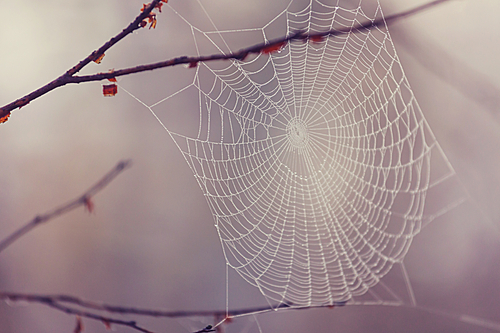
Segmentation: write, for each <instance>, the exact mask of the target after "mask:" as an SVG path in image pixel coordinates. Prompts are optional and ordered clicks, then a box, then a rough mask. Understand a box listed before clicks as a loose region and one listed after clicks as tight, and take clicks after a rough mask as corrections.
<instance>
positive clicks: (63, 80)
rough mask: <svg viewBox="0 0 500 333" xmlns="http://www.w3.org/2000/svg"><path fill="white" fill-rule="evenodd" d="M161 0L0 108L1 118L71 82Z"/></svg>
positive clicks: (132, 28)
mask: <svg viewBox="0 0 500 333" xmlns="http://www.w3.org/2000/svg"><path fill="white" fill-rule="evenodd" d="M160 1H161V0H153V1H152V2H151V3H150V4H149V5H148V6H147V7H146V8H144V11H143V12H142V13H141V14H139V16H137V17H136V18H135V19H134V20H133V21H132V22H131V23H130V24H129V25H128V26H127V27H126V28H125V29H123V30H122V32H120V33H119V34H118V35H116V36H115V37H113V38H111V39H110V40H109V41H107V42H106V43H104V44H103V45H102V46H101V47H100V48H99V49H97V50H95V51H93V52H92V53H91V54H89V55H88V56H87V57H86V58H85V59H83V60H82V61H80V62H79V63H78V64H76V65H75V66H73V67H72V68H70V69H69V70H67V71H66V72H65V73H64V74H62V75H61V76H59V77H58V78H56V79H55V80H53V81H51V82H49V83H48V84H46V85H44V86H43V87H41V88H38V89H37V90H35V91H33V92H31V93H29V94H28V95H26V96H24V97H21V98H19V99H17V100H15V101H14V102H12V103H9V104H7V105H5V106H3V107H2V108H0V119H2V118H4V117H6V116H8V115H9V114H10V112H11V111H12V110H15V109H17V108H22V107H23V106H25V105H26V104H28V103H29V102H31V101H32V100H34V99H36V98H38V97H40V96H43V95H45V94H46V93H48V92H50V91H52V90H54V89H56V88H58V87H62V86H65V85H66V84H68V83H70V82H71V81H70V80H69V79H70V78H71V77H72V76H73V75H75V74H76V73H78V72H79V71H80V70H81V69H82V68H84V67H85V66H87V65H88V64H89V63H90V62H92V61H94V60H97V59H98V58H99V57H100V56H101V55H103V54H104V53H105V52H106V51H107V50H109V49H110V48H111V47H112V46H113V45H115V44H116V43H118V42H119V41H120V40H122V39H123V38H125V37H126V36H128V35H129V34H131V33H132V32H134V31H135V30H137V29H140V28H141V22H142V21H143V20H144V19H146V18H147V17H148V16H149V14H150V13H151V11H152V10H153V9H154V8H155V7H156V6H157V5H158V3H159V2H160Z"/></svg>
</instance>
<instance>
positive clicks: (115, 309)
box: [0, 292, 347, 333]
mask: <svg viewBox="0 0 500 333" xmlns="http://www.w3.org/2000/svg"><path fill="white" fill-rule="evenodd" d="M0 300H9V301H13V302H15V301H25V302H31V303H39V304H43V305H46V306H49V307H51V308H53V309H56V310H59V311H62V312H65V313H68V314H74V315H78V316H81V317H85V318H89V319H93V320H97V321H100V322H102V323H104V324H106V325H108V324H117V325H122V326H128V327H131V328H134V329H136V330H138V331H141V332H145V333H151V332H150V331H148V330H147V329H145V328H142V327H139V326H138V325H137V323H136V321H126V320H120V319H115V318H111V317H107V316H103V315H100V314H96V313H94V312H89V311H88V310H93V311H98V312H108V313H113V314H119V315H140V316H148V317H155V318H181V317H197V316H201V317H215V318H224V319H223V320H222V321H225V320H227V319H230V318H234V317H240V316H245V315H249V314H256V313H265V312H271V311H276V310H278V309H284V308H286V309H295V310H304V309H313V308H334V307H338V306H344V305H346V303H347V302H334V303H333V304H330V305H320V306H305V307H294V306H293V305H288V304H285V303H281V304H279V305H277V306H275V307H273V308H270V307H268V306H267V307H255V308H246V309H239V310H228V311H226V310H211V311H210V310H208V311H165V310H157V309H144V308H135V307H124V306H116V305H107V304H103V303H97V302H92V301H86V300H82V299H80V298H78V297H74V296H69V295H36V294H23V293H9V292H0ZM208 327H210V328H208ZM212 331H213V330H212V325H209V326H207V327H206V328H204V329H202V330H200V331H198V332H212Z"/></svg>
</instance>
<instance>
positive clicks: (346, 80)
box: [148, 0, 450, 306]
mask: <svg viewBox="0 0 500 333" xmlns="http://www.w3.org/2000/svg"><path fill="white" fill-rule="evenodd" d="M292 4H293V1H292V2H291V3H290V4H289V6H288V7H287V8H286V9H285V10H284V11H283V12H282V13H280V14H279V15H278V16H277V17H276V18H275V19H273V20H272V21H271V22H269V24H267V25H265V26H264V27H263V28H258V29H247V30H231V31H220V30H215V31H202V30H200V29H198V28H196V27H195V26H194V25H190V28H191V30H192V35H193V40H194V43H195V46H196V49H197V50H198V52H199V54H206V53H207V52H203V51H202V50H211V49H213V50H216V51H218V52H224V50H227V51H228V50H229V49H231V47H230V46H229V45H228V43H227V42H226V41H227V40H229V39H230V37H229V36H234V35H238V34H245V33H247V32H252V33H254V34H256V35H257V36H259V38H260V40H259V41H258V42H263V41H268V40H270V39H272V38H276V37H280V34H282V35H283V34H291V33H294V32H296V31H298V30H302V31H305V32H320V31H327V30H332V29H344V28H350V27H354V26H356V25H357V24H360V23H366V22H369V21H373V20H374V19H376V18H380V17H382V11H381V8H380V5H379V4H377V6H376V9H375V10H374V11H372V12H371V14H370V13H365V11H364V10H363V9H362V6H361V1H360V2H359V5H358V6H356V7H355V8H343V7H341V6H338V5H337V3H335V5H329V4H326V3H322V2H320V1H317V0H313V1H311V2H309V3H308V4H307V5H306V6H305V7H304V6H303V7H302V8H301V7H300V6H298V7H299V8H298V9H297V8H296V7H297V6H295V7H294V6H293V5H292ZM280 29H281V30H280ZM236 39H237V38H236ZM233 50H234V49H233ZM190 70H192V71H194V79H193V81H192V83H190V84H189V85H187V86H186V87H185V88H183V89H181V90H179V91H178V92H176V93H175V94H172V95H171V96H169V97H167V98H165V99H162V100H161V101H159V102H158V103H156V104H153V105H151V106H148V108H150V110H151V111H152V112H153V114H154V115H155V116H156V117H157V118H158V120H159V121H160V122H162V124H163V123H164V124H165V125H164V127H165V129H166V130H167V131H168V132H169V134H170V135H171V136H172V138H173V139H174V141H175V142H176V144H177V146H178V147H179V149H180V151H181V152H182V154H183V156H184V158H185V159H186V161H187V163H188V164H189V166H190V168H191V170H192V171H193V173H194V176H195V178H196V180H197V181H198V183H199V185H200V187H201V189H202V191H203V193H204V195H205V197H206V200H207V202H208V205H209V207H210V209H211V212H212V214H213V217H214V220H215V226H216V228H217V231H218V234H219V236H220V241H221V243H222V247H223V250H224V255H225V257H226V261H227V264H228V265H229V266H230V267H232V268H233V269H234V270H236V271H237V272H238V274H239V275H240V276H241V277H242V278H244V279H245V280H246V281H247V282H249V283H250V284H252V285H254V286H255V287H257V288H259V290H260V292H261V293H262V294H263V295H265V296H266V297H267V298H268V299H271V300H275V301H278V302H279V303H287V304H290V305H294V306H315V305H325V304H335V303H336V302H344V301H348V300H352V299H353V298H354V297H357V296H361V295H363V294H365V293H366V292H367V291H368V290H370V288H372V287H374V286H375V285H377V284H378V283H379V282H380V279H381V278H382V277H383V276H384V275H386V274H387V273H388V272H389V271H390V270H391V268H392V266H393V265H394V264H397V263H402V261H403V259H404V256H405V254H406V253H407V251H408V249H409V246H410V244H411V242H412V239H413V237H414V236H415V235H416V234H418V233H419V231H420V230H421V228H422V225H423V224H425V223H427V222H428V221H430V220H431V219H432V217H429V216H427V215H425V214H424V207H425V202H426V195H427V192H428V190H429V189H430V188H431V187H432V185H433V184H436V183H438V182H439V181H440V180H435V179H434V180H433V182H434V183H432V182H431V179H432V178H431V152H432V151H433V150H436V147H437V142H436V140H435V137H434V136H433V134H432V132H431V131H430V129H429V127H428V124H427V123H426V121H425V119H424V117H423V114H422V112H421V110H420V108H419V106H418V104H417V102H416V100H415V97H414V95H413V93H412V90H411V88H410V85H409V83H408V81H407V79H406V77H405V75H404V72H403V69H402V66H401V63H400V61H399V59H398V57H397V54H396V51H395V48H394V44H393V42H392V39H391V36H390V34H389V32H388V29H387V27H386V26H385V27H374V28H372V29H362V30H361V29H360V30H356V29H354V30H353V31H352V32H351V33H347V34H341V35H338V36H334V37H329V38H327V39H324V40H322V41H308V42H302V41H298V42H291V43H288V44H287V45H286V46H284V47H283V48H282V49H281V50H280V51H279V52H275V53H272V54H259V55H255V56H253V57H249V59H245V61H236V60H234V61H227V62H213V63H200V64H199V65H198V67H197V68H196V69H190ZM181 93H190V94H191V95H190V96H197V103H198V106H197V108H196V114H197V116H196V117H195V121H193V122H192V123H190V124H189V125H188V127H189V128H188V129H185V130H184V129H180V130H176V129H172V126H170V124H169V122H168V121H165V120H161V119H162V112H163V109H162V105H163V104H164V102H166V101H167V100H169V99H173V98H175V96H176V95H177V94H181ZM191 98H192V97H191ZM439 152H440V150H439ZM448 171H450V170H448ZM434 217H435V216H434ZM410 289H411V287H410Z"/></svg>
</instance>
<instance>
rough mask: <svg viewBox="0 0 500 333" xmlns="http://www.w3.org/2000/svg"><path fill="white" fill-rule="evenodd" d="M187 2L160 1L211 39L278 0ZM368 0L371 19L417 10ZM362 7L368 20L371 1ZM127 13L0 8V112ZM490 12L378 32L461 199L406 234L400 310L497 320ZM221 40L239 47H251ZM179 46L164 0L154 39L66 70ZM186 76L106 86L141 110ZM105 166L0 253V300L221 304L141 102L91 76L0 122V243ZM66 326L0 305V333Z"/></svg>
mask: <svg viewBox="0 0 500 333" xmlns="http://www.w3.org/2000/svg"><path fill="white" fill-rule="evenodd" d="M200 1H201V4H202V5H203V6H201V5H200V2H198V1H196V0H189V1H182V2H181V1H178V0H171V1H170V3H169V6H171V8H172V9H174V10H175V11H177V12H178V13H179V14H180V15H182V16H183V17H184V18H186V20H188V21H189V22H190V23H191V24H194V25H195V26H197V27H199V28H200V29H202V30H210V29H212V26H211V24H212V23H211V22H210V21H209V20H208V19H207V15H206V13H208V15H209V17H210V18H211V19H212V20H213V23H215V25H216V26H217V28H218V29H219V30H225V29H242V28H260V27H262V26H264V25H265V24H266V23H267V22H269V21H270V20H271V19H272V18H274V17H275V16H276V15H278V14H279V13H280V12H281V11H282V10H283V9H284V8H285V7H286V5H287V4H288V1H287V0H279V1H273V2H272V3H270V2H269V1H264V0H254V1H244V2H242V1H235V0H212V1H203V0H200ZM380 2H381V5H382V9H383V11H384V13H385V15H389V14H391V13H396V12H399V11H402V10H406V9H409V8H413V7H414V6H417V5H419V4H423V3H424V1H421V0H418V1H417V0H404V1H401V0H399V1H396V0H381V1H380ZM353 3H355V4H357V1H351V2H350V1H344V2H341V5H345V6H352V5H353ZM363 5H364V6H366V7H367V10H369V9H370V8H374V6H375V5H376V2H375V1H365V3H364V4H363ZM141 7H142V2H138V1H132V0H131V1H127V2H124V1H119V0H108V1H97V0H74V1H73V0H72V1H62V0H47V1H43V2H41V1H32V0H28V1H19V2H13V1H11V2H6V1H2V2H0V104H1V105H5V104H7V103H9V102H11V101H13V100H15V99H17V98H19V97H21V96H23V95H25V94H27V93H29V92H31V91H32V90H34V89H36V88H38V87H40V86H42V85H44V84H46V83H47V82H49V81H51V80H52V79H54V78H56V77H57V76H59V75H60V74H62V73H63V72H64V71H66V70H67V69H68V68H70V67H72V66H73V65H74V64H76V63H77V62H78V61H79V60H81V59H83V58H84V57H86V56H87V55H88V54H89V53H90V52H91V51H93V50H94V49H96V48H98V47H99V46H101V45H102V44H103V43H104V42H105V41H107V40H108V39H109V38H110V37H111V36H114V35H116V34H117V33H118V32H119V31H121V30H122V29H123V28H124V27H125V26H127V25H128V24H129V22H130V21H132V19H133V18H134V17H135V16H136V15H137V14H138V12H139V10H140V8H141ZM205 10H206V13H205ZM498 13H500V2H498V1H496V0H469V1H467V0H463V1H451V2H450V3H447V4H444V5H441V6H439V7H436V8H433V9H431V10H429V11H426V12H424V13H422V14H419V15H417V16H414V17H411V18H408V19H405V20H402V21H399V22H398V23H396V24H394V25H392V26H391V27H390V29H389V30H390V33H391V35H392V38H393V41H394V43H395V46H396V49H397V52H398V55H399V57H400V59H401V63H402V65H403V68H404V70H405V72H406V75H407V77H408V80H409V82H410V84H411V86H412V88H413V91H414V94H415V95H416V97H417V100H418V101H419V104H420V106H421V108H422V110H423V113H424V115H425V117H426V119H427V120H428V122H429V124H430V127H431V128H432V130H433V131H434V134H435V136H436V137H437V140H438V142H439V143H440V144H441V146H442V148H443V150H444V152H445V154H446V156H447V157H448V159H449V161H450V162H451V164H452V165H453V167H454V169H455V171H456V173H457V175H458V177H457V178H456V181H457V184H458V185H457V186H455V187H450V188H449V189H448V191H449V192H450V193H451V194H454V193H455V192H456V191H463V193H464V194H463V195H464V197H467V196H469V195H470V200H468V201H467V202H465V203H464V204H462V205H460V206H459V207H457V208H455V209H453V210H451V211H449V212H447V213H446V214H444V215H443V216H440V217H439V218H437V219H435V220H434V221H433V222H432V223H431V224H430V225H429V226H427V227H426V228H425V229H423V231H422V232H421V234H419V235H418V236H417V237H415V239H414V241H413V244H412V247H411V248H410V251H409V253H408V255H407V257H406V259H405V265H406V268H407V271H408V275H409V277H410V281H411V283H412V287H413V291H414V292H415V297H416V301H417V304H418V305H420V306H422V307H423V308H425V309H430V308H432V309H436V310H439V311H444V312H449V313H454V314H458V315H461V314H465V315H471V316H476V317H480V318H484V319H489V320H492V321H494V320H497V317H498V313H500V283H499V281H500V233H499V230H500V220H499V218H500V205H498V202H497V200H498V198H499V197H500V172H499V171H498V165H499V163H500V151H499V150H498V146H499V144H500V117H499V114H498V113H499V112H498V111H499V105H500V102H499V98H500V97H499V96H500V94H499V92H500V65H499V64H498V61H497V59H498V52H499V51H500V50H499V48H500V43H499V41H500V31H499V30H498V29H495V28H496V27H495V23H496V22H497V16H498ZM238 42H239V43H241V44H242V45H241V46H240V47H242V46H245V45H246V44H247V42H248V43H249V44H250V45H251V44H253V43H255V40H253V39H252V37H248V40H247V39H242V40H239V41H238ZM194 54H196V49H195V47H194V43H193V37H192V31H191V27H190V25H188V24H186V23H185V22H183V21H182V20H181V19H180V18H179V16H178V15H177V14H175V12H174V11H172V10H171V9H169V8H165V7H164V10H163V13H162V14H159V16H158V25H157V28H156V29H154V30H153V29H152V30H147V29H143V30H139V31H137V32H136V33H134V34H133V35H131V36H129V37H127V38H126V39H125V40H123V41H122V42H120V43H119V44H118V45H116V46H115V47H113V48H112V49H111V50H110V51H108V52H107V54H106V56H105V58H104V59H103V62H102V63H101V64H100V65H97V64H94V63H92V64H90V65H89V66H88V68H86V69H85V70H84V71H83V73H94V72H101V71H102V72H105V71H108V70H109V69H112V68H115V69H118V68H123V67H130V66H135V65H138V64H145V63H149V62H154V61H160V60H164V59H168V58H171V57H175V56H180V55H194ZM192 77H193V71H192V70H190V69H186V68H185V67H179V68H169V69H161V70H157V71H155V72H151V73H142V74H136V75H133V76H129V77H126V78H122V79H120V80H119V84H120V86H121V87H123V88H125V89H127V90H128V91H130V92H131V93H133V94H134V95H135V96H136V97H137V98H139V99H140V100H141V101H143V102H144V103H146V104H152V103H154V102H155V101H158V100H160V99H161V98H165V97H167V96H168V95H169V94H170V93H171V92H174V91H176V90H178V89H179V87H182V84H184V83H183V82H184V80H186V82H187V81H189V80H191V79H192ZM193 108H194V109H193ZM183 110H186V112H194V114H196V113H197V111H198V110H197V109H196V103H194V104H193V105H190V104H187V105H179V106H178V109H176V110H174V111H173V112H175V113H178V112H182V111H183ZM179 122H180V120H179ZM174 125H178V126H182V124H174ZM122 159H132V160H133V167H132V168H131V169H129V170H128V171H126V172H125V173H124V174H123V175H121V176H119V177H118V178H117V179H116V180H115V181H114V182H113V183H112V184H111V185H110V186H109V187H107V188H106V189H105V190H103V191H102V192H101V193H100V194H98V195H97V196H96V197H95V198H94V203H95V206H96V207H95V212H94V213H92V214H89V213H87V212H85V211H84V209H83V208H82V209H79V210H76V211H74V212H72V213H70V214H67V215H64V216H62V217H60V218H58V219H57V220H54V221H51V222H50V223H48V224H47V225H43V226H41V227H39V228H37V229H35V230H34V231H32V232H31V233H29V234H28V235H26V236H25V237H23V238H22V239H20V240H19V241H17V242H16V243H15V244H13V245H12V246H10V247H9V248H8V249H7V250H5V251H4V252H2V253H0V290H2V291H12V292H26V293H38V294H71V295H76V296H79V297H82V298H84V299H89V300H95V301H102V302H106V303H110V304H119V305H128V306H136V307H146V308H163V309H170V310H213V309H224V308H225V304H226V269H225V261H224V257H223V254H222V249H221V245H220V242H219V238H218V235H217V232H216V229H215V228H214V221H213V218H212V215H211V213H210V210H209V208H208V205H207V204H206V201H205V198H204V197H203V194H202V192H201V190H200V188H199V186H198V184H197V183H196V181H195V179H194V177H193V175H192V173H191V170H190V169H189V168H188V166H187V164H186V162H185V161H184V159H183V158H182V155H181V153H180V152H179V151H178V149H177V147H176V146H175V144H174V142H173V141H172V140H171V138H170V137H169V136H168V134H167V133H166V131H165V130H164V129H163V128H162V127H161V126H160V125H159V123H158V122H157V121H156V119H154V118H153V117H152V115H151V114H150V113H149V112H148V110H147V109H146V108H144V107H141V106H140V104H139V103H137V102H136V101H135V100H134V99H132V98H131V97H130V96H129V95H128V94H126V93H125V92H124V91H122V90H119V92H118V94H117V95H116V96H115V97H113V98H109V97H107V98H106V97H103V96H102V84H101V83H99V82H95V83H85V84H80V85H72V86H66V87H62V88H59V89H57V90H55V91H53V92H51V93H49V94H47V95H45V96H43V97H41V98H39V99H37V100H35V101H33V102H32V103H30V104H29V105H27V106H25V107H24V108H22V109H21V110H18V111H15V112H13V114H12V116H11V118H10V120H9V121H8V122H7V123H5V124H3V125H0V238H4V237H6V236H7V235H8V234H10V233H11V232H13V231H14V230H16V229H17V228H18V227H20V226H21V225H23V224H24V223H26V222H27V221H28V220H30V219H31V218H33V217H34V216H35V215H36V214H39V213H43V212H45V211H47V210H49V209H51V208H53V207H55V206H58V205H60V204H61V203H64V202H66V201H68V200H69V199H72V198H74V197H76V196H78V195H80V194H81V193H82V192H83V191H85V190H86V189H87V188H88V187H90V186H91V185H92V184H93V183H94V182H96V181H97V180H98V179H99V178H100V177H101V176H102V175H104V174H105V173H106V172H107V171H108V170H109V169H111V168H112V167H113V166H114V165H115V164H116V163H117V162H118V161H119V160H122ZM460 183H461V184H460ZM451 194H450V195H451ZM431 204H433V203H431ZM229 298H230V307H231V308H240V307H246V306H253V305H264V304H267V303H265V301H264V300H263V298H262V296H261V295H260V293H259V292H258V290H256V289H255V288H253V287H251V286H249V285H248V284H247V283H246V282H244V281H242V280H241V278H239V277H238V276H237V275H236V274H234V272H229ZM134 319H135V320H138V322H139V323H140V324H142V326H145V327H147V328H149V329H151V330H154V331H155V332H193V331H196V330H198V329H201V328H203V327H205V326H206V325H208V324H211V323H212V320H213V318H193V319H190V320H187V319H185V320H167V319H155V320H153V319H148V318H139V317H134ZM256 320H258V324H257V323H256ZM74 323H75V318H74V317H73V316H69V315H65V314H63V313H59V312H56V311H54V310H52V309H50V308H47V307H44V306H42V305H37V304H29V305H27V304H22V303H15V304H7V303H0V331H1V332H2V333H3V332H5V333H25V332H41V333H45V332H72V331H73V329H74ZM84 323H85V326H86V332H104V331H106V329H105V327H104V325H102V324H101V323H94V322H91V321H89V320H84ZM114 329H115V330H116V331H117V332H130V331H131V330H130V329H127V328H122V327H116V326H114ZM225 329H226V331H227V332H245V331H247V332H259V331H262V332H304V331H314V332H331V331H342V332H367V331H370V332H400V331H405V332H492V330H489V329H487V328H484V327H478V326H472V325H470V324H467V323H464V322H461V321H459V320H456V319H454V318H451V317H447V316H446V315H438V314H436V313H432V311H431V312H429V311H426V310H418V309H414V308H406V307H383V306H347V307H343V308H335V309H334V310H330V309H316V310H307V311H283V312H279V313H269V314H265V315H259V316H257V317H256V319H255V318H254V317H252V316H250V317H246V318H242V319H238V320H235V321H234V322H233V323H231V324H229V325H226V326H225Z"/></svg>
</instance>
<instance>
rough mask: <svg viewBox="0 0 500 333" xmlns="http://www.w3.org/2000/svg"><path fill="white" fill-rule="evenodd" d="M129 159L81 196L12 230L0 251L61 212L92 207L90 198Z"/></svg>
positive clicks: (117, 172) (126, 166)
mask: <svg viewBox="0 0 500 333" xmlns="http://www.w3.org/2000/svg"><path fill="white" fill-rule="evenodd" d="M131 164H132V163H131V161H130V160H127V161H121V162H119V163H118V164H117V165H116V166H115V167H114V168H113V169H112V170H111V171H109V172H108V173H107V174H106V175H105V176H104V177H103V178H101V180H99V181H98V182H97V183H96V184H95V185H94V186H92V187H91V188H90V189H88V190H87V191H86V192H85V193H83V194H82V195H81V196H79V197H77V198H76V199H74V200H72V201H70V202H68V203H66V204H64V205H62V206H60V207H57V208H55V209H53V210H51V211H49V212H47V213H45V214H42V215H37V216H35V217H34V218H33V219H32V220H31V221H29V222H28V223H27V224H26V225H24V226H23V227H21V228H19V229H18V230H16V231H15V232H13V233H12V234H11V235H10V236H8V237H7V238H5V239H4V240H2V241H0V252H2V251H3V250H5V249H6V248H7V247H8V246H9V245H11V244H12V243H14V242H15V241H16V240H18V239H19V238H21V237H22V236H24V235H25V234H26V233H28V232H29V231H31V230H32V229H33V228H35V227H36V226H38V225H40V224H42V223H45V222H48V221H49V220H52V219H54V218H56V217H58V216H60V215H62V214H65V213H67V212H69V211H71V210H73V209H75V208H77V207H80V206H86V207H87V209H89V210H91V209H92V201H91V198H92V197H93V196H94V195H95V194H96V193H98V192H99V191H101V190H102V189H103V188H104V187H106V186H107V185H108V184H109V183H110V182H111V181H112V180H113V179H115V178H116V176H118V175H119V174H120V173H121V172H122V171H123V170H125V169H126V168H128V167H129V166H130V165H131Z"/></svg>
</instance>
